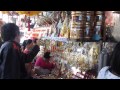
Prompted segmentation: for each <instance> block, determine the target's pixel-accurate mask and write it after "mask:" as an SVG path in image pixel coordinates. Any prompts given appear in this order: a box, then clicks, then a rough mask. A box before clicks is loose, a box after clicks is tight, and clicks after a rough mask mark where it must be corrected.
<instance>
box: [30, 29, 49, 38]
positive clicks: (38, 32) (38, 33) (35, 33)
mask: <svg viewBox="0 0 120 90" xmlns="http://www.w3.org/2000/svg"><path fill="white" fill-rule="evenodd" d="M50 29H51V28H50V27H40V28H35V29H33V30H31V31H32V34H31V37H35V38H42V37H45V36H47V34H48V32H49V30H50Z"/></svg>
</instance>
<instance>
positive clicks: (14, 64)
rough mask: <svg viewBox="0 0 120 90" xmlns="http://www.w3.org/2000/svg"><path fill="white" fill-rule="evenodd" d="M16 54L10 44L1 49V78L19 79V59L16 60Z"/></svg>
mask: <svg viewBox="0 0 120 90" xmlns="http://www.w3.org/2000/svg"><path fill="white" fill-rule="evenodd" d="M17 58H18V57H17V56H16V53H15V51H14V50H13V48H12V46H10V47H6V48H4V49H3V51H2V59H3V63H2V67H3V73H2V78H3V79H20V66H19V63H20V61H19V60H17Z"/></svg>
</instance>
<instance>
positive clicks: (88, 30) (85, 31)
mask: <svg viewBox="0 0 120 90" xmlns="http://www.w3.org/2000/svg"><path fill="white" fill-rule="evenodd" d="M103 17H104V12H102V11H96V12H94V11H72V23H71V31H70V39H78V40H101V39H102V37H103V34H104V33H103V31H102V30H103V28H104V22H103V21H104V18H103Z"/></svg>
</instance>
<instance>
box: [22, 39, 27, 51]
mask: <svg viewBox="0 0 120 90" xmlns="http://www.w3.org/2000/svg"><path fill="white" fill-rule="evenodd" d="M26 42H27V40H24V41H23V43H22V46H21V49H22V51H23V52H24V50H25V47H26Z"/></svg>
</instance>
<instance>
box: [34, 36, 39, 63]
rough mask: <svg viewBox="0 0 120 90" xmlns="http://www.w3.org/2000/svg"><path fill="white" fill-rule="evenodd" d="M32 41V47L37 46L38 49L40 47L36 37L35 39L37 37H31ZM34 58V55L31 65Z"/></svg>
mask: <svg viewBox="0 0 120 90" xmlns="http://www.w3.org/2000/svg"><path fill="white" fill-rule="evenodd" d="M32 41H33V48H38V49H40V48H39V45H38V39H37V38H32ZM36 58H37V57H35V58H34V60H33V62H32V63H33V65H34V63H35V60H36Z"/></svg>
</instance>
